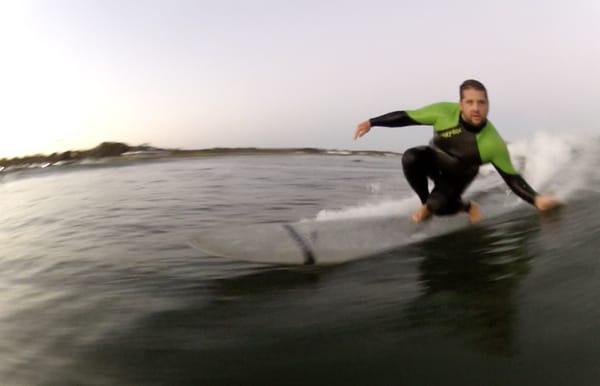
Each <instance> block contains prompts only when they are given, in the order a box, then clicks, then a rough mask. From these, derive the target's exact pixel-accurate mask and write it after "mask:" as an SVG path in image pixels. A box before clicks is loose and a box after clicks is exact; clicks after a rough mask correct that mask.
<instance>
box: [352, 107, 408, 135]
mask: <svg viewBox="0 0 600 386" xmlns="http://www.w3.org/2000/svg"><path fill="white" fill-rule="evenodd" d="M418 124H419V123H418V122H416V121H414V120H413V119H412V118H410V117H409V116H408V114H407V113H406V111H394V112H392V113H387V114H384V115H381V116H379V117H375V118H371V119H369V120H367V121H364V122H361V123H359V124H358V126H357V127H356V130H355V131H354V139H358V138H360V137H362V136H363V135H365V134H367V133H368V132H369V131H370V130H371V127H373V126H383V127H401V126H410V125H418Z"/></svg>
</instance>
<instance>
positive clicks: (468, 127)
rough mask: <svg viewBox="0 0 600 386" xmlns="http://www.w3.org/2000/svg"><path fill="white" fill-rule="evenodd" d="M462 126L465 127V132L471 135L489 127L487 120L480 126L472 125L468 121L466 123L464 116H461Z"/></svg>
mask: <svg viewBox="0 0 600 386" xmlns="http://www.w3.org/2000/svg"><path fill="white" fill-rule="evenodd" d="M459 117H460V118H459V120H460V125H461V126H462V127H464V129H465V130H467V131H470V132H471V133H479V132H480V131H481V130H482V129H483V128H484V126H485V125H487V119H486V120H485V121H483V122H481V123H480V124H479V125H471V124H470V123H468V122H467V121H465V120H464V119H463V117H462V114H460V115H459Z"/></svg>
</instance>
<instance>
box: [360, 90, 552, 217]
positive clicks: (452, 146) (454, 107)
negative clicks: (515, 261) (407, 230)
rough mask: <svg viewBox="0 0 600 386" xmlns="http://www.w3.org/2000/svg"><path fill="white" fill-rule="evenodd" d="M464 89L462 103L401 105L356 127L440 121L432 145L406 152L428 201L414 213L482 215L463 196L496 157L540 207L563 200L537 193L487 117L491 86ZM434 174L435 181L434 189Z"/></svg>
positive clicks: (408, 169) (520, 192)
mask: <svg viewBox="0 0 600 386" xmlns="http://www.w3.org/2000/svg"><path fill="white" fill-rule="evenodd" d="M459 91H460V103H450V102H442V103H436V104H433V105H429V106H426V107H424V108H421V109H418V110H406V111H395V112H392V113H388V114H385V115H382V116H379V117H376V118H371V119H369V120H368V121H365V122H362V123H360V124H359V125H358V127H357V128H356V131H355V133H354V139H355V140H356V139H357V138H360V137H362V136H363V135H365V134H366V133H368V132H369V130H370V129H371V127H373V126H385V127H400V126H409V125H431V126H433V127H434V135H433V139H432V141H431V142H430V144H429V146H419V147H414V148H412V149H408V150H407V151H405V152H404V154H403V155H402V168H403V170H404V175H405V177H406V179H407V180H408V183H409V184H410V186H411V187H412V188H413V190H414V191H415V192H416V193H417V195H418V196H419V198H420V200H421V203H422V204H423V205H422V206H421V207H420V208H419V209H418V210H417V211H416V212H415V213H414V214H413V215H412V219H413V220H414V221H415V222H420V221H422V220H424V219H426V218H428V217H430V216H431V215H432V214H435V215H450V214H455V213H458V212H461V211H464V212H467V213H468V215H469V219H470V221H471V222H472V223H475V222H477V221H479V220H480V219H481V213H480V210H479V205H477V203H475V202H473V201H469V202H465V201H463V199H462V198H461V196H462V194H463V192H464V191H465V189H466V188H467V187H468V186H469V185H470V184H471V182H472V181H473V179H474V178H475V176H476V175H477V173H478V171H479V166H480V165H482V164H486V163H490V162H491V163H492V165H494V167H495V168H496V170H497V171H498V173H500V175H501V176H502V178H503V179H504V181H505V182H506V183H507V184H508V186H509V187H510V188H511V190H512V191H513V192H514V193H515V194H516V195H517V196H519V197H521V198H522V199H523V200H525V201H527V202H529V203H530V204H532V205H534V206H535V207H536V208H537V209H539V210H540V211H544V210H548V209H551V208H554V207H556V206H558V205H560V202H559V201H558V200H557V199H556V198H554V197H552V196H544V195H539V194H537V193H536V192H535V191H534V190H533V189H532V188H531V186H529V184H527V182H525V180H524V179H523V177H522V176H521V175H519V174H518V173H517V171H516V170H515V168H514V167H513V165H512V162H511V160H510V155H509V154H508V150H507V148H506V143H505V142H504V141H503V140H502V138H501V137H500V135H499V134H498V132H497V131H496V128H495V127H494V125H492V123H491V122H490V121H488V120H487V115H488V111H489V102H488V95H487V90H486V89H485V86H484V85H483V84H482V83H480V82H478V81H476V80H473V79H470V80H466V81H464V82H463V83H462V84H461V86H460V90H459ZM428 178H429V179H431V180H432V181H433V183H434V187H433V190H432V191H431V192H429V188H428V181H427V179H428Z"/></svg>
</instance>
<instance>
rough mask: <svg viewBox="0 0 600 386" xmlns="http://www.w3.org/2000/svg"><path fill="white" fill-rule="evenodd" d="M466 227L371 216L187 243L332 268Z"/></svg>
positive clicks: (224, 253)
mask: <svg viewBox="0 0 600 386" xmlns="http://www.w3.org/2000/svg"><path fill="white" fill-rule="evenodd" d="M467 226H470V223H469V220H468V218H467V217H466V216H463V215H458V216H451V217H435V218H433V219H431V220H428V221H425V222H423V223H419V224H415V223H413V222H412V221H411V220H410V218H408V217H376V218H360V219H343V220H341V219H340V220H327V221H316V220H311V221H301V222H295V223H288V224H256V225H248V226H233V227H223V228H215V229H209V230H206V231H203V232H198V233H196V234H194V235H191V236H190V237H189V238H188V243H189V244H190V245H191V246H192V247H194V248H196V249H199V250H201V251H202V252H204V253H206V254H207V255H208V256H212V257H222V258H227V259H232V260H239V261H249V262H255V263H265V264H280V265H331V264H340V263H344V262H347V261H352V260H357V259H360V258H363V257H367V256H372V255H374V254H377V253H380V252H385V251H387V250H391V249H394V248H398V247H400V246H403V245H407V244H410V243H413V242H418V241H420V240H423V239H425V238H428V237H433V236H436V235H440V234H444V233H448V232H452V231H454V230H458V229H461V228H463V227H467Z"/></svg>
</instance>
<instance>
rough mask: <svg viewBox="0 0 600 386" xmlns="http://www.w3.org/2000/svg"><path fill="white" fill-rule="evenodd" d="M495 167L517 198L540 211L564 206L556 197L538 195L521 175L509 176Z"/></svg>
mask: <svg viewBox="0 0 600 386" xmlns="http://www.w3.org/2000/svg"><path fill="white" fill-rule="evenodd" d="M494 167H495V168H496V170H497V171H498V173H500V176H502V179H503V180H504V182H506V184H507V185H508V187H509V188H510V189H511V190H512V191H513V192H514V193H515V194H516V195H517V196H519V197H521V198H522V199H523V200H525V201H527V202H528V203H530V204H531V205H533V206H535V207H536V208H537V209H538V210H540V211H545V210H549V209H552V208H555V207H557V206H560V205H562V203H561V202H560V201H559V200H558V199H557V198H556V197H553V196H548V195H540V194H538V193H537V192H536V191H535V190H533V188H532V187H531V186H529V184H528V183H527V181H525V179H524V178H523V177H522V176H521V175H520V174H509V173H506V172H504V171H502V169H500V168H499V167H498V166H496V165H494Z"/></svg>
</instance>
